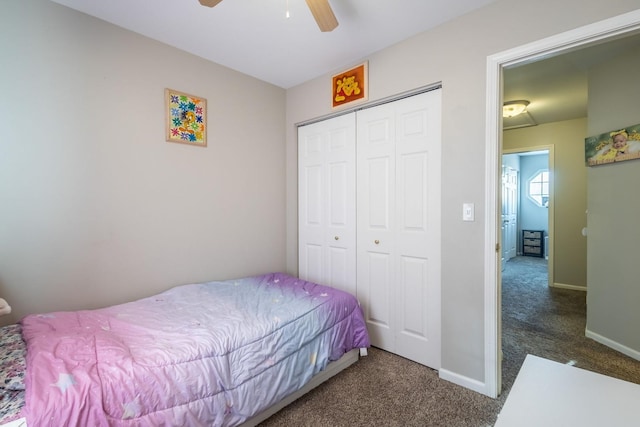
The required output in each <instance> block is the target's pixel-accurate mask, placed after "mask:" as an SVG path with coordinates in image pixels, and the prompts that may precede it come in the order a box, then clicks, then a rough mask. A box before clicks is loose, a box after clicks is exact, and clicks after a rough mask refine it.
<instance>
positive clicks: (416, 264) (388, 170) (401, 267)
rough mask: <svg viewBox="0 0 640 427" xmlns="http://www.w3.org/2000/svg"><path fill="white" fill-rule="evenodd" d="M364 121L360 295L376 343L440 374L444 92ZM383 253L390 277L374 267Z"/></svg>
mask: <svg viewBox="0 0 640 427" xmlns="http://www.w3.org/2000/svg"><path fill="white" fill-rule="evenodd" d="M357 121H358V132H357V137H358V142H357V161H358V181H357V186H358V244H357V246H358V259H357V263H358V296H360V295H362V298H361V302H362V304H363V306H364V307H365V312H366V316H367V319H366V320H367V327H368V328H369V332H370V334H371V335H372V343H373V345H375V346H379V347H381V348H383V349H385V350H388V351H391V352H394V353H397V354H399V355H401V356H403V357H407V358H409V359H411V360H415V361H417V362H419V363H422V364H424V365H427V366H431V367H433V368H435V369H439V368H440V258H439V251H440V234H439V229H440V216H439V215H440V214H439V211H440V91H434V92H429V93H425V94H421V95H416V96H411V97H408V98H404V99H401V100H399V101H395V102H392V103H389V104H385V105H381V106H378V107H373V108H370V109H364V110H362V111H359V112H358V120H357ZM374 254H375V255H376V256H374ZM382 256H384V271H385V273H386V274H387V275H386V276H385V275H384V274H383V272H382V271H379V270H378V268H382V267H378V266H373V265H372V264H373V263H374V262H381V258H382ZM383 278H384V279H383ZM383 283H384V284H383ZM381 313H384V317H383V316H382V315H381Z"/></svg>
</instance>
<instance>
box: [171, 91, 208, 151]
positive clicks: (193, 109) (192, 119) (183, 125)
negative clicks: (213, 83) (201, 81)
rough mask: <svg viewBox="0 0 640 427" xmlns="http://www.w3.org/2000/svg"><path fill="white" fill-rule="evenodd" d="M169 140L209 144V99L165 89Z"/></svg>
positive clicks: (199, 145) (199, 144)
mask: <svg viewBox="0 0 640 427" xmlns="http://www.w3.org/2000/svg"><path fill="white" fill-rule="evenodd" d="M164 97H165V106H164V108H165V116H166V119H165V120H166V123H165V127H166V134H167V141H168V142H178V143H180V144H189V145H195V146H198V147H206V146H207V100H206V99H204V98H201V97H199V96H194V95H189V94H188V93H184V92H178V91H176V90H173V89H165V90H164Z"/></svg>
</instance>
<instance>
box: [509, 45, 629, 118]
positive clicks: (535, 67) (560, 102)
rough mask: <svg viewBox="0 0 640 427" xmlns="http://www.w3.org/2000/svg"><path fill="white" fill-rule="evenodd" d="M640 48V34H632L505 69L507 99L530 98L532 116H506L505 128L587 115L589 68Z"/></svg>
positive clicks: (530, 114) (528, 109)
mask: <svg viewBox="0 0 640 427" xmlns="http://www.w3.org/2000/svg"><path fill="white" fill-rule="evenodd" d="M638 49H640V36H639V35H637V34H632V35H629V36H625V37H621V38H617V39H614V40H606V41H602V42H598V43H595V44H592V45H588V46H585V47H582V48H579V49H575V50H573V51H571V52H568V53H562V54H560V55H557V56H552V57H548V58H545V59H542V60H539V61H536V62H531V63H528V64H525V65H521V66H517V67H514V68H511V69H505V70H504V78H503V84H504V87H503V97H504V100H505V101H512V100H518V99H524V100H527V101H530V104H529V106H528V108H527V111H528V113H529V114H528V116H524V117H519V116H516V117H514V118H513V119H504V125H505V128H510V127H514V128H515V127H522V126H523V125H524V124H525V123H526V121H527V119H532V120H533V122H534V124H543V123H550V122H555V121H561V120H571V119H577V118H582V117H586V116H587V100H588V82H587V74H588V73H587V72H588V70H589V68H590V67H592V66H594V65H597V64H600V63H603V62H605V61H609V60H610V59H612V58H616V57H618V56H620V55H622V54H623V53H625V52H629V51H632V50H633V51H635V52H638Z"/></svg>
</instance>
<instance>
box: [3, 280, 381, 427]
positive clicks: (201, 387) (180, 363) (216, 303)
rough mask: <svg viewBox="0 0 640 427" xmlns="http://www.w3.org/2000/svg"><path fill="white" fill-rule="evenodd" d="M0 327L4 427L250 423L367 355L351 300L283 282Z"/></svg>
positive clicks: (231, 285)
mask: <svg viewBox="0 0 640 427" xmlns="http://www.w3.org/2000/svg"><path fill="white" fill-rule="evenodd" d="M1 329H2V332H1V333H0V340H3V341H2V350H0V351H1V352H2V354H0V363H2V374H3V376H4V377H5V378H0V426H4V425H6V424H8V423H10V422H13V423H15V424H14V425H25V426H26V425H27V424H28V426H29V427H36V426H50V425H55V426H76V425H91V426H147V425H167V426H173V425H175V426H236V425H256V424H258V423H259V422H260V421H262V420H264V419H266V418H267V417H269V416H270V415H272V414H273V413H275V412H276V411H277V410H278V409H280V408H281V407H283V406H284V405H286V404H288V403H290V402H291V401H293V400H294V399H295V398H297V397H298V396H300V395H301V394H302V393H305V392H306V391H308V390H310V389H311V388H313V387H314V386H316V385H318V384H320V383H321V382H322V381H323V380H326V379H327V378H328V377H330V376H332V375H335V374H336V373H338V372H340V371H341V370H342V369H344V368H346V367H348V366H349V365H350V364H352V363H354V362H355V361H357V359H358V352H359V351H363V352H364V351H366V348H367V347H369V337H368V334H367V330H366V326H365V322H364V319H363V315H362V310H361V308H360V306H359V305H358V302H357V300H356V299H355V297H354V296H352V295H350V294H348V293H345V292H342V291H339V290H336V289H333V288H330V287H326V286H322V285H319V284H316V283H312V282H308V281H304V280H301V279H297V278H295V277H292V276H289V275H286V274H282V273H271V274H266V275H260V276H254V277H246V278H240V279H236V280H226V281H217V282H207V283H200V284H191V285H183V286H178V287H175V288H172V289H169V290H168V291H165V292H163V293H160V294H158V295H155V296H152V297H148V298H143V299H140V300H137V301H133V302H129V303H125V304H120V305H116V306H112V307H107V308H102V309H97V310H82V311H74V312H55V313H46V314H39V315H29V316H26V317H25V318H23V319H22V320H21V321H20V323H19V324H16V325H9V326H6V327H3V328H1Z"/></svg>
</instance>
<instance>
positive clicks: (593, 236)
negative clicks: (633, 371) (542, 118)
mask: <svg viewBox="0 0 640 427" xmlns="http://www.w3.org/2000/svg"><path fill="white" fill-rule="evenodd" d="M638 70H640V49H636V50H635V51H632V52H628V53H626V54H625V55H623V56H620V57H618V58H613V59H612V60H611V61H609V62H607V63H605V64H602V65H600V66H598V67H594V68H593V69H591V70H590V71H589V121H588V136H595V135H599V134H601V133H605V132H610V131H613V130H617V129H621V128H624V127H626V126H631V125H636V124H640V103H638V100H639V99H640V85H639V84H638V75H639V73H638ZM587 180H588V186H589V190H588V199H589V215H588V239H589V243H588V251H587V259H588V272H587V274H588V277H589V293H588V294H587V331H588V332H589V333H592V334H595V338H596V339H598V340H599V341H601V342H604V343H606V344H607V345H610V346H613V347H614V348H617V349H619V350H621V351H623V352H626V354H629V355H631V356H633V357H635V358H637V359H640V334H638V328H639V327H640V310H639V309H638V301H640V286H638V283H639V281H638V241H639V237H640V233H639V232H638V226H637V224H638V218H640V197H638V195H637V194H638V183H640V160H629V161H626V162H621V163H615V164H608V165H601V166H594V167H590V168H588V171H587Z"/></svg>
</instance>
